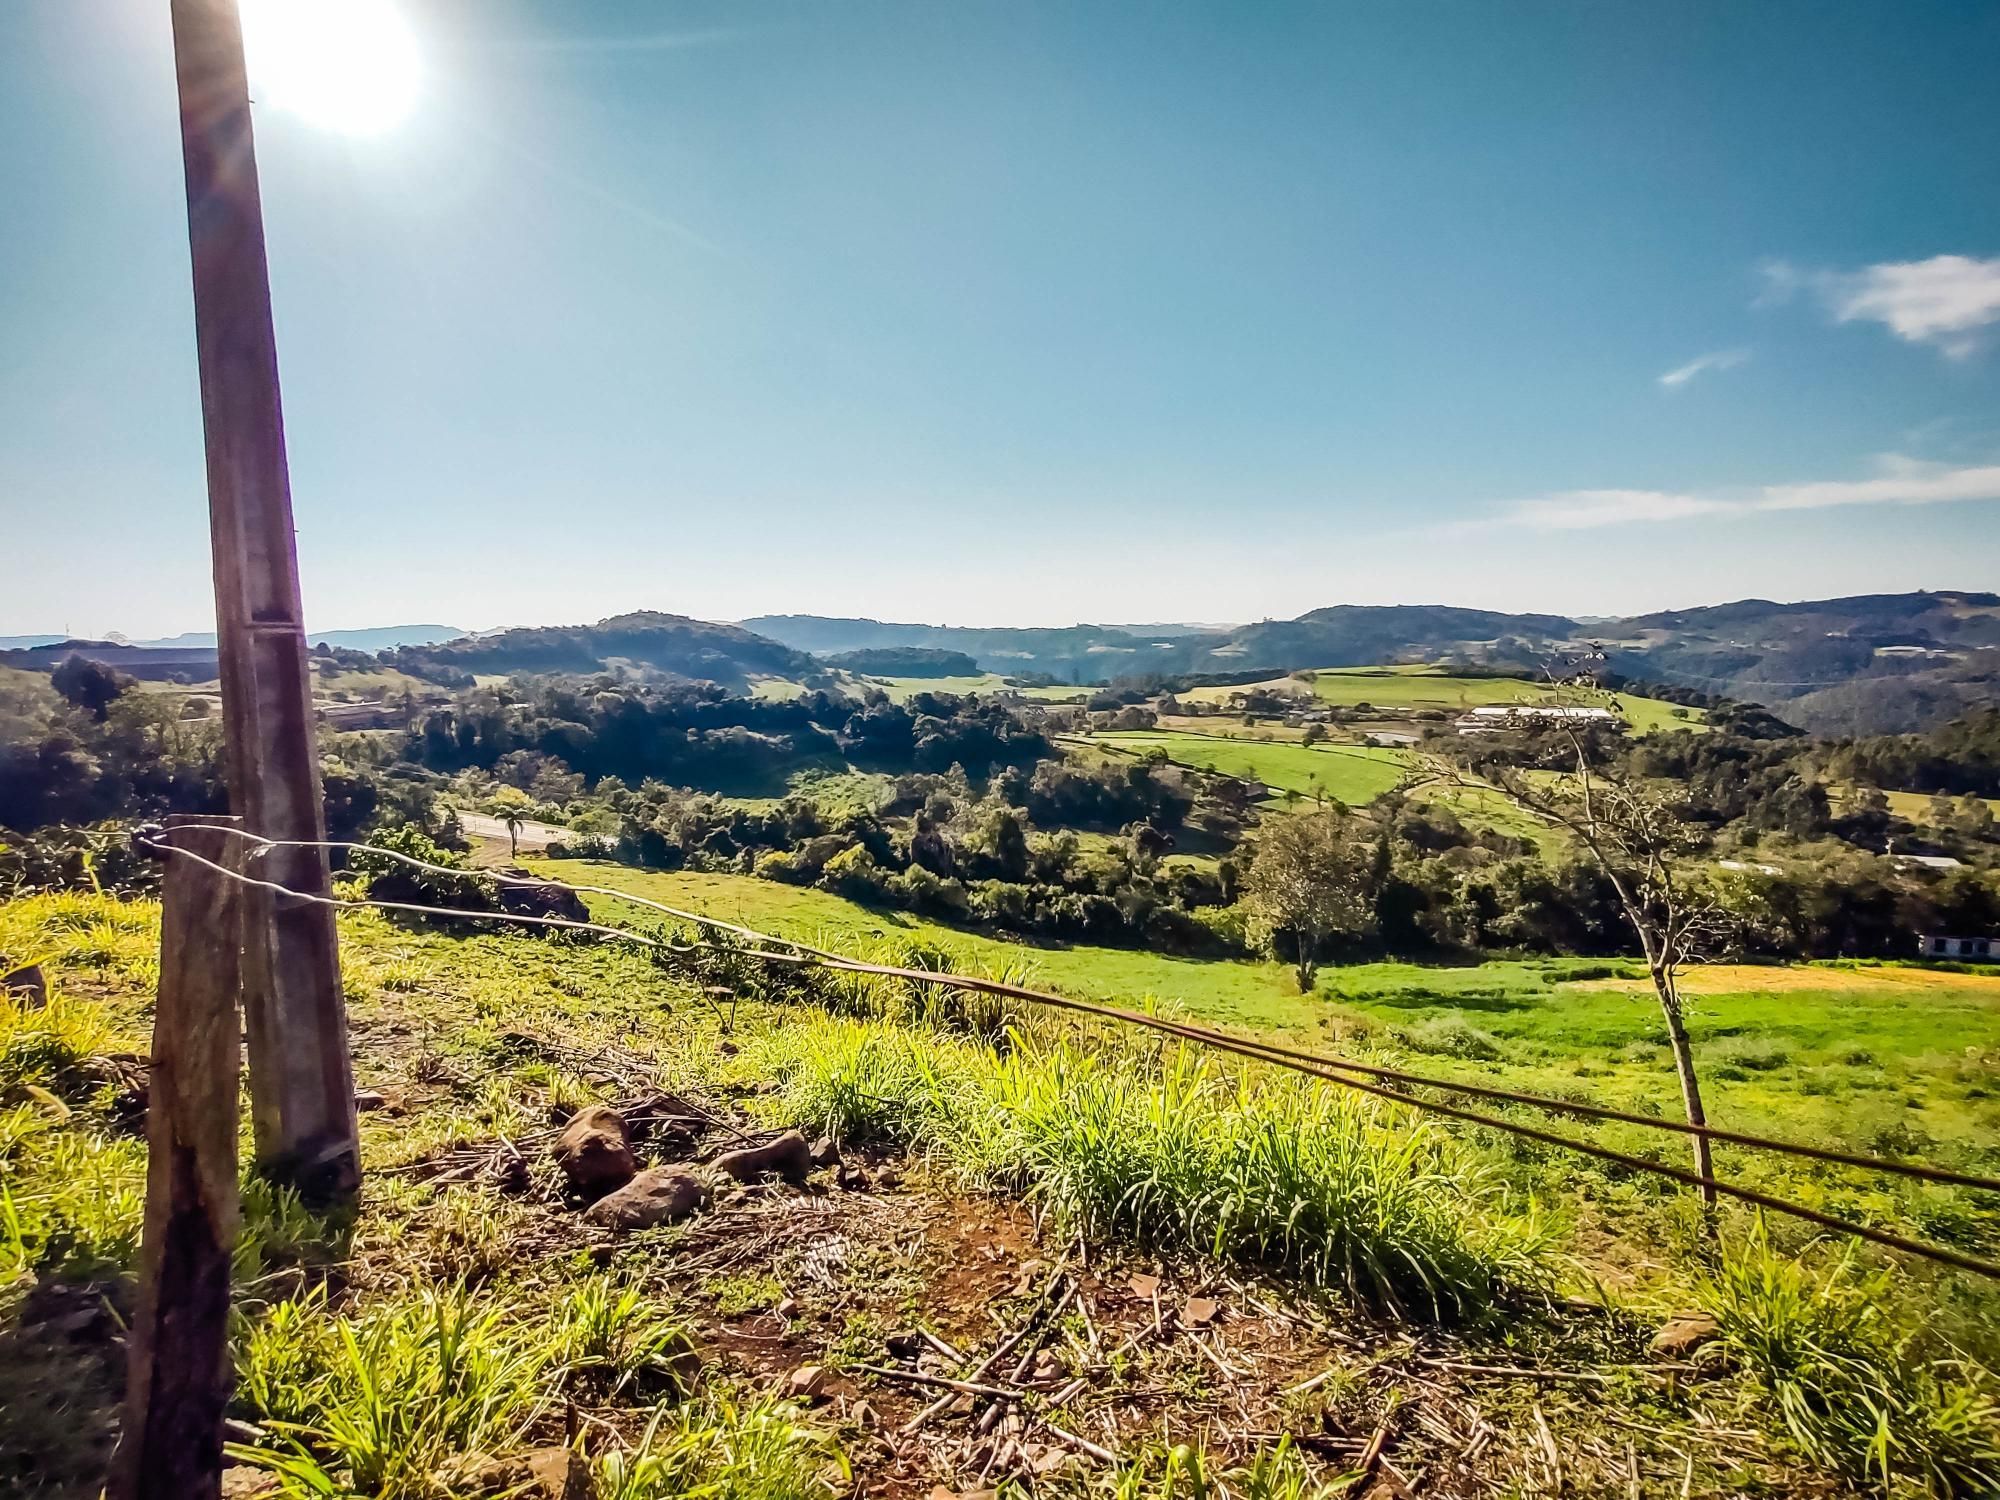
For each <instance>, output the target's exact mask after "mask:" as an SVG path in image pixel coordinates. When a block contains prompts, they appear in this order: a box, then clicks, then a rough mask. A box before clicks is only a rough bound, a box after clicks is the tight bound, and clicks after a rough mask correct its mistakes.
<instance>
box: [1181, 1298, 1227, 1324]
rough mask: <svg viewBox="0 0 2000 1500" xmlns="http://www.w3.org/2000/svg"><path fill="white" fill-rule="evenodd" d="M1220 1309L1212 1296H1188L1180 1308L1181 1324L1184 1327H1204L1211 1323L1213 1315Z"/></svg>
mask: <svg viewBox="0 0 2000 1500" xmlns="http://www.w3.org/2000/svg"><path fill="white" fill-rule="evenodd" d="M1220 1311H1221V1309H1220V1308H1219V1307H1217V1306H1216V1305H1215V1301H1214V1299H1213V1298H1210V1297H1190V1298H1188V1299H1187V1305H1186V1306H1185V1307H1183V1308H1182V1309H1181V1325H1182V1326H1183V1327H1185V1328H1201V1327H1204V1326H1205V1325H1207V1324H1209V1323H1213V1322H1214V1321H1215V1315H1216V1314H1217V1313H1218V1312H1220Z"/></svg>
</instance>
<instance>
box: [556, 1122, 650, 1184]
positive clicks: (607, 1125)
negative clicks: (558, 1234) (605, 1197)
mask: <svg viewBox="0 0 2000 1500" xmlns="http://www.w3.org/2000/svg"><path fill="white" fill-rule="evenodd" d="M551 1154H552V1155H553V1156H554V1157H555V1159H556V1165H557V1166H559V1167H561V1168H562V1169H563V1175H564V1176H566V1177H568V1178H569V1180H570V1183H571V1185H572V1186H574V1187H575V1188H576V1189H577V1190H578V1191H579V1192H584V1193H602V1192H606V1191H608V1190H610V1189H611V1188H615V1187H621V1186H623V1185H624V1184H625V1183H627V1182H630V1181H631V1180H632V1174H633V1173H634V1172H636V1171H638V1170H639V1164H638V1163H637V1162H636V1161H634V1160H633V1158H632V1140H631V1137H630V1136H629V1135H628V1134H627V1133H626V1130H625V1120H624V1117H623V1116H621V1115H620V1114H619V1113H618V1111H617V1110H615V1109H610V1108H607V1107H606V1106H604V1105H602V1104H592V1105H589V1106H588V1107H586V1108H584V1109H580V1110H578V1111H577V1112H576V1113H575V1114H574V1115H572V1116H570V1121H569V1123H568V1124H567V1125H565V1126H563V1132H562V1134H561V1135H560V1136H558V1137H556V1143H555V1147H554V1150H553V1151H552V1152H551Z"/></svg>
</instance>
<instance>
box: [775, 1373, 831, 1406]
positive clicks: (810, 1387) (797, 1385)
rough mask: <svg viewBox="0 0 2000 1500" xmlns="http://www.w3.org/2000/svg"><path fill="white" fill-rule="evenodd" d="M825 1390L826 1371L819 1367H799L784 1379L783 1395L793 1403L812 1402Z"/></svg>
mask: <svg viewBox="0 0 2000 1500" xmlns="http://www.w3.org/2000/svg"><path fill="white" fill-rule="evenodd" d="M825 1389H826V1370H825V1369H824V1368H823V1367H821V1366H819V1365H800V1366H799V1367H798V1368H797V1369H796V1370H794V1371H792V1373H791V1374H790V1375H788V1376H786V1377H785V1393H786V1394H787V1395H789V1396H790V1397H791V1398H792V1399H793V1400H794V1401H813V1400H816V1399H818V1397H819V1395H820V1393H821V1392H822V1391H824V1390H825Z"/></svg>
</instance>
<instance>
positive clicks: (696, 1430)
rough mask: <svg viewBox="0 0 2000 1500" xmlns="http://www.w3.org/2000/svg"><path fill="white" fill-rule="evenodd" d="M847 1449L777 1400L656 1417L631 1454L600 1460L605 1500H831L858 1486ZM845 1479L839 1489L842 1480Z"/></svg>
mask: <svg viewBox="0 0 2000 1500" xmlns="http://www.w3.org/2000/svg"><path fill="white" fill-rule="evenodd" d="M851 1479H852V1475H851V1474H850V1472H849V1470H848V1468H847V1463H846V1460H845V1459H844V1458H843V1457H842V1456H841V1453H840V1450H839V1448H838V1447H837V1446H836V1445H835V1444H834V1443H833V1442H832V1440H831V1439H830V1438H829V1437H828V1436H827V1435H826V1434H825V1433H822V1432H820V1431H818V1430H816V1429H814V1428H812V1427H809V1426H806V1425H805V1424H803V1423H802V1422H800V1420H799V1418H798V1415H797V1413H796V1412H795V1411H794V1410H793V1409H792V1408H790V1407H788V1406H784V1405H781V1404H779V1403H777V1402H773V1401H771V1400H769V1399H762V1400H757V1401H753V1402H751V1403H750V1404H748V1405H742V1406H739V1405H737V1404H735V1403H734V1402H731V1401H728V1400H726V1399H724V1398H721V1397H710V1398H709V1399H707V1400H706V1401H703V1402H701V1403H699V1404H697V1405H691V1406H687V1407H682V1408H679V1409H670V1408H668V1407H664V1406H663V1407H661V1408H660V1409H659V1410H658V1411H657V1412H655V1413H654V1415H653V1419H652V1421H651V1423H649V1424H648V1426H647V1428H646V1431H645V1435H644V1436H643V1437H642V1438H641V1439H640V1440H639V1444H638V1446H637V1448H636V1449H634V1450H633V1451H632V1452H630V1453H626V1452H612V1453H609V1454H607V1455H605V1456H604V1457H603V1458H602V1459H600V1460H599V1461H598V1466H597V1495H598V1500H684V1497H692V1496H698V1497H701V1500H825V1497H827V1496H830V1495H832V1494H834V1493H835V1492H836V1490H837V1489H847V1488H850V1487H851V1483H850V1481H851ZM836 1480H838V1481H839V1482H838V1483H837V1484H836V1483H835V1482H834V1481H836Z"/></svg>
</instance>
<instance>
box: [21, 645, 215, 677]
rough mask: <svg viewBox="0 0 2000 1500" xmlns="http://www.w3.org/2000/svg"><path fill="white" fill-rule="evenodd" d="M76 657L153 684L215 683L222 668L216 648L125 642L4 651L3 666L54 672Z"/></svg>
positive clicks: (34, 647)
mask: <svg viewBox="0 0 2000 1500" xmlns="http://www.w3.org/2000/svg"><path fill="white" fill-rule="evenodd" d="M72 656H81V657H83V658H84V659H85V660H86V661H97V662H103V663H104V664H105V665H106V666H108V667H116V668H117V669H118V670H119V671H121V672H123V673H124V674H125V675H126V676H128V677H137V678H141V679H143V680H145V681H149V682H166V681H169V680H171V679H175V678H179V679H181V680H184V681H187V682H210V681H213V680H214V678H215V676H216V674H217V672H218V671H219V670H220V668H219V667H218V665H217V662H216V654H215V647H214V646H213V645H209V646H199V645H197V646H179V647H156V646H134V645H132V644H130V643H129V642H124V641H58V642H56V643H54V644H53V645H47V646H32V647H29V648H27V649H26V650H20V651H0V667H16V668H21V669H24V670H26V671H30V672H53V671H54V670H55V669H56V668H57V667H59V666H61V665H62V664H63V663H64V662H66V661H68V660H69V659H70V658H71V657H72Z"/></svg>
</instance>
